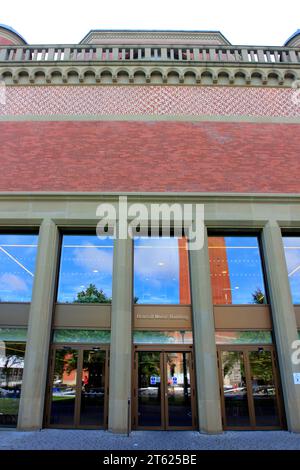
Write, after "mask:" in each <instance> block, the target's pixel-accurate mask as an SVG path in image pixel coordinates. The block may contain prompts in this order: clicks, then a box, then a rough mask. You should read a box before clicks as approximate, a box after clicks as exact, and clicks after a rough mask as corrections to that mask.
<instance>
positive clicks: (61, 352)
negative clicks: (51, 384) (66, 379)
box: [54, 348, 78, 378]
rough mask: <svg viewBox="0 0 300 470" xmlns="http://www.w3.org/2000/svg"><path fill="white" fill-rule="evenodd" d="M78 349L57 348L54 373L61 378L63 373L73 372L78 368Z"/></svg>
mask: <svg viewBox="0 0 300 470" xmlns="http://www.w3.org/2000/svg"><path fill="white" fill-rule="evenodd" d="M77 355H78V353H77V351H76V350H74V349H68V348H65V349H57V350H56V351H55V365H54V374H55V375H56V376H58V377H59V378H61V377H62V376H63V373H64V372H65V373H67V374H68V375H70V374H71V372H72V371H73V370H75V369H76V368H77Z"/></svg>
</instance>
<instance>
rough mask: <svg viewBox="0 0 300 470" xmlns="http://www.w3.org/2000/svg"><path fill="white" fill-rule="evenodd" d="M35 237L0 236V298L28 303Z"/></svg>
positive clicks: (32, 274)
mask: <svg viewBox="0 0 300 470" xmlns="http://www.w3.org/2000/svg"><path fill="white" fill-rule="evenodd" d="M37 242H38V236H37V235H10V234H6V235H0V298H1V301H2V302H29V301H30V300H31V290H32V284H33V277H34V270H35V258H36V252H37Z"/></svg>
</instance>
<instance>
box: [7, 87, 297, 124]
mask: <svg viewBox="0 0 300 470" xmlns="http://www.w3.org/2000/svg"><path fill="white" fill-rule="evenodd" d="M294 93H295V90H294V89H292V88H259V87H258V88H253V87H252V88H251V87H248V88H247V87H225V86H224V87H219V86H218V87H212V86H211V87H209V86H203V87H201V86H195V87H192V86H31V87H30V86H9V87H6V104H5V105H1V104H0V115H37V116H38V115H49V116H53V115H57V114H66V115H73V116H76V115H121V116H123V115H190V116H197V115H201V114H202V115H203V114H204V115H222V116H232V115H237V116H240V115H246V116H274V117H275V116H285V117H297V116H300V104H299V101H298V102H297V100H293V99H292V97H293V94H294Z"/></svg>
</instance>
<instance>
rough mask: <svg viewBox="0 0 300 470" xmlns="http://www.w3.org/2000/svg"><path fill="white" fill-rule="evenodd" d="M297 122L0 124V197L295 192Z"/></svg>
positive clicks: (299, 161)
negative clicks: (28, 193) (1, 193)
mask: <svg viewBox="0 0 300 470" xmlns="http://www.w3.org/2000/svg"><path fill="white" fill-rule="evenodd" d="M299 135H300V125H298V124H271V123H270V124H262V123H260V124H257V123H224V122H219V123H216V122H198V123H192V122H157V121H156V122H137V121H132V122H117V121H112V122H109V121H102V122H101V121H98V122H97V121H96V122H94V121H89V122H86V121H84V122H83V121H79V122H74V121H68V122H37V121H27V122H0V136H1V139H0V155H1V174H0V191H101V192H105V191H128V192H133V191H142V192H150V191H158V192H160V191H161V192H164V191H170V192H175V191H180V192H192V191H205V192H213V191H226V192H273V193H276V192H283V193H292V192H298V193H299V191H300V181H299V178H298V175H299V174H300V158H299Z"/></svg>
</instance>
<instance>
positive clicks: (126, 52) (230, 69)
mask: <svg viewBox="0 0 300 470" xmlns="http://www.w3.org/2000/svg"><path fill="white" fill-rule="evenodd" d="M112 34H113V33H112ZM299 73H300V49H295V48H287V47H285V48H283V47H277V48H274V47H263V46H261V47H260V46H259V47H255V46H248V47H245V46H211V45H210V46H205V45H201V46H199V45H198V46H191V45H184V44H180V45H171V46H170V45H169V46H168V45H166V44H164V45H162V44H161V45H154V44H152V45H150V44H146V45H145V44H144V45H138V44H135V45H127V46H126V45H124V44H122V45H116V44H113V45H112V44H110V45H109V44H106V45H105V44H102V45H90V46H87V45H84V46H80V45H50V46H47V45H42V46H6V47H5V46H2V47H0V80H3V81H4V82H5V83H7V84H8V85H10V84H20V85H22V84H24V85H28V84H37V85H40V84H42V85H44V84H55V85H59V84H73V85H74V84H82V83H84V84H93V85H94V84H104V85H105V84H120V85H126V84H138V85H141V84H151V85H153V84H154V85H155V84H168V85H178V84H182V85H237V86H244V85H246V86H249V85H250V86H272V87H274V86H291V83H292V82H293V81H295V80H299V79H300V75H299Z"/></svg>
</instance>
